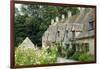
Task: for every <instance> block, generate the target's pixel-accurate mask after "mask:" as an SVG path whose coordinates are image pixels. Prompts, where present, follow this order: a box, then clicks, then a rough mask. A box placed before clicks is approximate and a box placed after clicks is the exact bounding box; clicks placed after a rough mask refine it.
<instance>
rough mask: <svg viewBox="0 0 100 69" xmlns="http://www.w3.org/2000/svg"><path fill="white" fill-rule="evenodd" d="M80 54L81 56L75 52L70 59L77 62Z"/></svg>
mask: <svg viewBox="0 0 100 69" xmlns="http://www.w3.org/2000/svg"><path fill="white" fill-rule="evenodd" d="M80 54H81V52H75V53H74V54H73V56H72V57H71V58H70V59H74V60H79V56H80Z"/></svg>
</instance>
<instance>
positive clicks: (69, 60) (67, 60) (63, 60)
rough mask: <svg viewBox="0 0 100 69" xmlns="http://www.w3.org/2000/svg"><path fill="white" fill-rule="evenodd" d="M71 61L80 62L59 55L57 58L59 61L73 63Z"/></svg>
mask: <svg viewBox="0 0 100 69" xmlns="http://www.w3.org/2000/svg"><path fill="white" fill-rule="evenodd" d="M71 62H78V61H75V60H71V59H65V58H62V57H58V59H57V63H71Z"/></svg>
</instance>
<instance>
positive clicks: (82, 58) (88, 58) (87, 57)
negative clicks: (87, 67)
mask: <svg viewBox="0 0 100 69" xmlns="http://www.w3.org/2000/svg"><path fill="white" fill-rule="evenodd" d="M79 61H94V56H93V55H90V54H87V53H83V54H81V55H80V56H79Z"/></svg>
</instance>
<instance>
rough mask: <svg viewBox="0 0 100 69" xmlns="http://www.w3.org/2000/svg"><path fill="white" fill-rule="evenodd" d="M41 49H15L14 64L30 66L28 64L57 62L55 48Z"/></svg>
mask: <svg viewBox="0 0 100 69" xmlns="http://www.w3.org/2000/svg"><path fill="white" fill-rule="evenodd" d="M49 49H50V51H49V52H48V49H47V48H42V49H24V48H17V49H16V51H15V64H16V65H17V66H18V65H30V64H52V63H55V62H56V61H57V55H58V54H57V52H58V50H57V47H51V48H49Z"/></svg>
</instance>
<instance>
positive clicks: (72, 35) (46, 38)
mask: <svg viewBox="0 0 100 69" xmlns="http://www.w3.org/2000/svg"><path fill="white" fill-rule="evenodd" d="M94 15H95V11H94V9H93V8H80V13H79V14H77V15H71V12H69V13H68V18H65V17H64V15H62V19H61V20H60V21H59V18H58V17H56V22H54V20H52V21H51V25H50V26H49V27H48V29H47V30H46V31H45V32H44V34H43V37H42V46H43V47H45V46H47V45H48V44H52V43H53V42H55V43H62V44H63V46H64V45H65V44H67V43H69V44H71V43H72V41H74V42H77V43H89V53H91V54H94V25H95V23H94V22H95V20H94V19H95V17H94ZM91 21H92V22H93V29H90V30H89V27H90V26H91V25H89V22H91ZM91 31H92V32H91Z"/></svg>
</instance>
